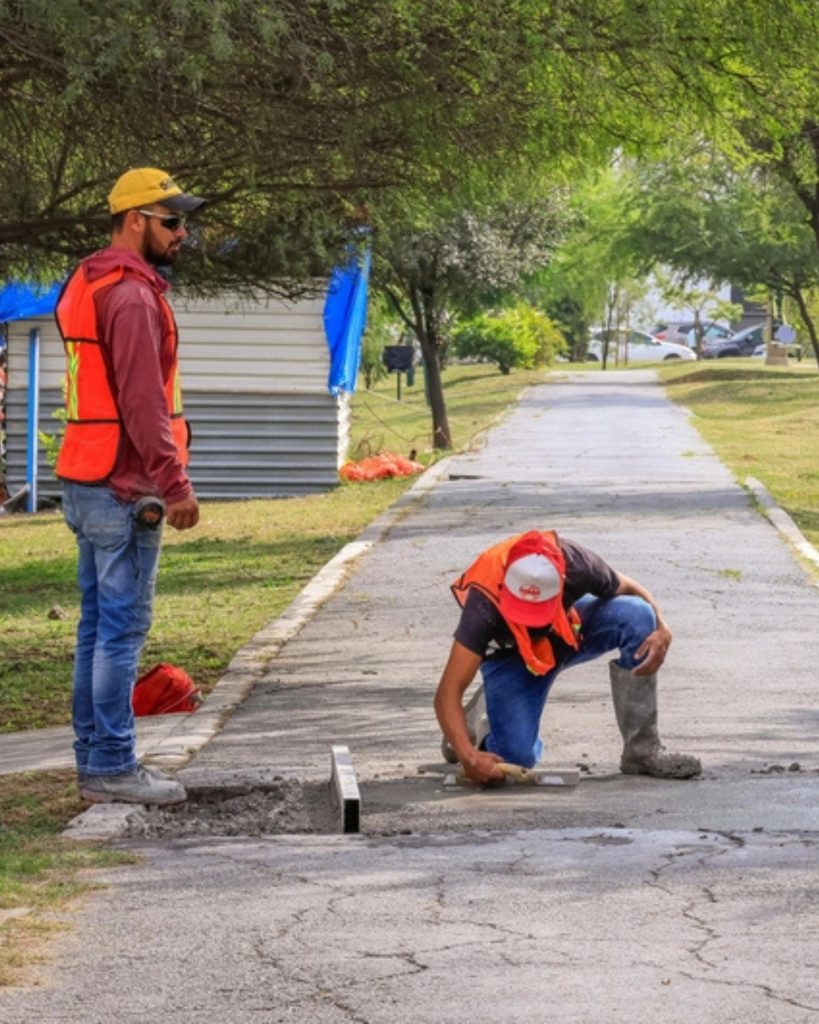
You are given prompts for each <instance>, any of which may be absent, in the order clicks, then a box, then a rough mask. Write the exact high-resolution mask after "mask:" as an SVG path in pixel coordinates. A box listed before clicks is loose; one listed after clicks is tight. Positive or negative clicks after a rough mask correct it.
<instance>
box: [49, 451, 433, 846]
mask: <svg viewBox="0 0 819 1024" xmlns="http://www.w3.org/2000/svg"><path fill="white" fill-rule="evenodd" d="M451 460H452V456H447V457H445V458H443V459H440V460H439V461H438V462H436V463H434V465H432V466H430V467H429V469H427V470H425V471H424V472H423V473H422V474H421V475H420V476H419V477H418V479H417V480H416V481H415V482H414V483H413V485H412V486H411V487H408V488H407V490H406V491H404V492H403V494H401V495H400V497H398V498H397V499H396V500H395V501H394V502H393V503H392V505H390V506H389V508H387V509H386V510H385V511H384V512H382V513H381V515H379V516H377V517H376V518H375V519H374V520H373V521H372V522H371V523H369V524H368V525H367V526H366V527H365V528H364V529H363V530H362V531H361V533H360V534H359V535H358V536H357V537H356V539H355V540H353V541H350V542H349V543H347V544H345V545H344V547H343V548H341V550H340V551H338V552H337V553H336V554H335V555H334V556H333V557H332V558H331V559H330V561H329V562H327V563H326V564H325V565H324V566H322V568H321V569H319V571H318V572H317V573H316V574H315V576H313V578H312V579H311V580H310V581H309V582H308V583H307V584H306V586H305V587H304V588H303V589H302V590H301V591H300V592H299V593H298V594H297V595H296V597H295V598H294V599H293V601H292V602H291V603H290V604H289V605H288V606H287V608H285V609H284V611H283V612H282V613H281V614H280V615H278V616H277V617H276V618H275V619H273V620H272V621H271V622H269V623H268V624H267V625H266V626H263V627H262V628H261V629H260V630H259V631H258V632H257V633H256V634H255V636H253V637H252V638H251V639H250V640H249V641H248V642H247V643H246V644H245V645H244V647H241V648H240V649H239V650H238V651H237V652H236V654H234V656H233V658H232V659H231V661H230V664H229V665H228V667H227V671H226V672H225V673H224V675H223V676H222V677H221V678H220V679H219V681H218V682H217V683H216V685H215V686H214V688H213V689H212V690H211V692H210V693H209V694H208V695H207V696H206V697H205V699H204V701H203V702H202V704H201V705H200V706H199V708H198V709H197V710H196V711H194V712H192V713H191V714H190V715H186V716H184V718H181V719H180V722H179V725H178V726H177V727H176V728H175V729H174V730H173V731H172V732H171V733H169V734H168V735H167V736H165V737H163V738H162V739H161V740H160V741H159V742H158V743H157V744H156V745H155V746H152V747H149V748H148V749H147V750H146V751H145V753H144V755H143V756H142V758H141V761H142V763H144V764H148V765H153V766H156V767H161V768H166V769H171V770H177V769H179V768H183V767H184V766H185V765H186V764H187V763H188V762H189V761H190V759H191V758H192V757H193V755H194V754H196V753H197V752H198V751H199V750H201V748H202V747H204V746H205V744H206V743H208V741H209V740H211V739H212V738H213V736H215V735H216V733H217V732H219V730H220V729H221V728H222V726H223V725H224V724H225V722H226V721H227V720H228V718H230V716H231V714H232V713H233V712H234V711H235V710H236V708H238V707H239V705H240V704H241V703H242V702H243V701H244V700H245V698H246V697H247V696H248V695H249V693H250V691H251V690H252V689H253V686H254V685H255V683H256V682H257V681H258V680H259V679H261V677H262V676H263V675H264V674H265V672H266V671H267V668H268V665H269V664H270V662H271V661H272V660H273V658H275V657H276V655H277V654H278V653H279V651H280V650H281V649H282V647H284V645H285V644H286V643H287V642H288V641H289V640H292V639H293V637H294V636H296V634H297V633H299V632H300V631H301V629H302V628H303V627H304V626H305V625H306V624H307V623H308V622H309V621H310V620H311V619H312V618H313V616H314V615H315V614H316V612H318V610H319V608H321V606H322V605H323V604H324V603H325V601H327V599H328V598H330V597H331V596H332V595H333V594H334V593H335V592H336V591H337V590H338V589H339V588H340V587H341V586H342V585H343V584H344V582H345V581H346V579H347V576H348V575H349V573H350V572H351V570H352V568H353V566H354V565H355V563H356V562H357V561H358V559H359V558H361V556H362V555H364V554H366V553H367V552H368V551H369V550H370V549H371V548H372V547H373V546H374V545H375V544H377V543H378V541H380V540H381V539H382V538H384V537H385V536H386V535H387V534H388V533H389V532H390V530H391V529H393V527H394V526H396V525H397V524H398V523H399V522H400V521H401V520H402V519H403V518H404V517H405V516H406V515H407V513H408V512H409V511H410V509H411V508H413V507H414V506H415V505H416V504H418V503H419V502H421V501H423V500H424V499H425V498H426V496H427V495H428V494H429V492H430V491H432V490H433V489H434V488H435V487H436V486H437V484H438V483H439V481H440V480H441V479H442V477H444V476H445V475H446V474H447V472H448V471H449V466H450V462H451ZM134 807H135V805H133V804H131V805H128V804H96V805H93V806H91V807H89V808H87V809H86V810H85V811H83V812H82V813H81V814H79V815H78V816H77V817H76V818H73V819H72V820H71V821H70V822H69V823H68V825H67V826H66V829H65V831H64V832H63V836H64V837H65V838H68V839H78V840H87V839H112V838H115V837H116V836H117V835H119V834H120V833H121V832H122V831H123V830H124V829H125V826H126V825H127V822H128V818H129V816H130V814H131V813H132V812H133V810H134ZM113 808H117V810H112V809H113Z"/></svg>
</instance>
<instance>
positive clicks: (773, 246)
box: [621, 146, 819, 363]
mask: <svg viewBox="0 0 819 1024" xmlns="http://www.w3.org/2000/svg"><path fill="white" fill-rule="evenodd" d="M629 190H630V191H629V196H628V198H627V199H626V200H625V201H626V202H627V205H628V206H629V209H630V211H631V216H630V219H629V224H630V227H629V230H628V231H627V232H625V233H624V235H623V237H622V239H621V244H622V245H623V246H624V247H626V248H631V249H633V250H634V251H635V252H639V253H640V254H641V256H642V258H643V259H644V260H645V261H646V264H647V265H648V263H649V262H651V261H653V262H655V263H660V262H662V263H664V264H666V265H667V266H669V267H672V268H674V269H675V270H676V271H677V274H678V278H679V280H681V281H683V282H688V283H687V285H686V287H687V290H688V293H689V294H688V298H687V301H686V304H687V305H689V306H690V307H691V308H692V309H694V310H695V312H696V311H697V308H698V307H699V313H700V316H701V315H702V314H703V313H704V312H705V307H706V306H707V305H708V304H709V303H710V304H711V306H712V310H711V312H712V314H713V313H714V312H718V310H716V308H715V307H714V305H713V302H714V295H713V292H709V291H708V290H707V289H706V290H702V289H698V288H696V287H692V285H691V284H690V282H691V281H692V279H696V278H702V277H707V278H710V279H712V280H713V281H715V282H726V283H732V284H735V285H739V286H741V287H743V288H744V289H745V290H746V291H749V292H752V291H758V290H759V289H760V288H763V289H765V290H767V291H769V292H772V293H774V294H778V295H787V296H789V297H791V298H792V299H793V300H794V302H795V303H796V305H797V308H798V309H799V311H800V315H801V317H802V320H803V323H804V324H805V327H806V330H807V331H808V335H809V337H810V339H811V344H812V347H813V350H814V354H815V355H816V358H817V362H818V363H819V341H817V328H816V324H815V322H814V319H813V317H812V315H811V313H810V309H809V303H808V301H807V298H806V294H807V292H808V291H809V289H811V288H813V287H816V286H817V285H819V249H817V246H816V240H815V237H814V234H813V230H812V226H811V225H810V224H809V223H808V222H807V221H806V218H805V213H804V209H803V207H802V204H800V202H799V200H798V198H797V196H796V195H795V193H794V192H793V190H791V189H790V188H789V187H787V186H786V185H785V184H784V183H783V182H782V180H781V176H780V175H778V174H776V173H774V172H772V170H771V169H770V167H769V166H767V165H766V164H765V163H761V164H759V163H758V164H757V165H755V166H751V165H746V166H744V167H743V168H742V170H741V171H738V170H737V169H736V168H735V166H734V165H733V163H732V161H731V159H729V158H728V157H727V156H726V155H724V154H720V153H718V152H715V151H714V150H713V148H711V147H704V146H700V147H699V148H698V149H697V150H696V151H695V152H691V153H689V154H688V155H687V157H686V155H685V153H683V154H682V159H681V154H680V152H679V151H678V152H677V153H675V155H674V159H673V160H666V161H663V162H658V163H655V164H653V165H651V166H647V167H644V168H643V169H642V170H641V172H640V173H639V174H637V175H636V176H635V178H634V179H633V181H632V182H631V184H630V185H629ZM684 290H685V289H684ZM723 312H725V311H723ZM729 315H730V311H729Z"/></svg>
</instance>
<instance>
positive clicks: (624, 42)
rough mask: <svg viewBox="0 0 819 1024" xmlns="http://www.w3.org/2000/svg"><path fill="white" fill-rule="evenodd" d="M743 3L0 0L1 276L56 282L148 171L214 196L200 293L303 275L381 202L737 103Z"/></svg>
mask: <svg viewBox="0 0 819 1024" xmlns="http://www.w3.org/2000/svg"><path fill="white" fill-rule="evenodd" d="M783 6H785V7H788V8H789V11H788V13H789V15H790V21H788V19H787V18H782V21H783V24H782V25H781V26H780V27H779V31H780V36H779V39H778V44H779V56H780V58H781V59H782V60H783V61H787V60H788V57H789V50H788V47H789V46H790V45H791V42H792V40H802V39H804V38H809V39H810V40H811V41H812V40H813V39H814V38H815V36H816V33H815V32H811V33H809V34H807V29H808V24H807V22H808V20H809V18H808V15H807V14H804V13H803V11H802V8H803V7H807V6H809V5H804V4H803V5H797V4H796V3H795V0H791V2H790V3H788V4H785V5H783ZM745 8H746V9H745V10H744V11H743V18H742V19H737V18H736V17H735V11H734V9H733V7H731V6H730V5H728V4H727V2H726V0H709V2H708V3H703V2H702V0H641V2H640V3H639V4H612V3H611V2H610V0H585V2H584V3H583V4H578V3H575V2H568V3H547V4H544V3H543V2H542V0H515V2H514V3H513V4H511V5H510V4H509V2H508V0H485V2H484V3H481V4H478V5H475V4H472V3H466V2H465V0H452V2H450V3H446V4H442V3H439V2H438V0H384V2H383V3H379V4H369V5H368V4H357V3H354V2H353V0H279V2H277V3H276V4H260V3H258V2H257V0H220V2H219V3H213V2H212V0H174V2H173V3H172V4H169V3H167V2H165V0H120V2H119V3H117V4H116V5H112V4H109V3H103V2H102V0H0V58H2V59H0V138H2V140H3V145H2V147H0V179H2V181H3V189H2V190H0V277H5V276H8V275H10V274H13V273H17V274H23V275H27V276H28V275H38V276H41V277H48V276H54V275H55V274H58V273H59V272H61V270H62V269H63V268H64V266H65V263H66V261H68V260H73V259H74V258H76V257H77V256H79V255H82V254H84V253H86V252H87V251H89V250H90V249H92V248H94V247H95V246H96V245H98V244H100V243H101V242H102V241H103V240H104V239H105V236H106V226H107V218H106V215H105V211H104V202H103V197H104V195H105V194H106V193H107V191H108V189H109V187H110V185H111V183H112V182H113V180H114V179H115V178H116V177H117V175H118V174H119V173H120V172H121V171H122V170H123V168H125V167H128V166H135V165H139V164H152V165H158V166H161V167H164V168H166V169H168V170H169V171H171V172H172V173H173V174H175V175H178V177H179V178H180V179H181V180H182V181H183V182H184V184H185V185H186V187H190V188H191V189H196V190H198V191H200V192H202V193H203V194H206V195H208V196H210V197H211V198H212V200H213V202H212V205H211V207H210V209H209V211H207V212H206V214H205V217H204V220H203V229H202V230H201V232H200V235H199V238H198V243H197V246H196V248H195V252H194V253H193V254H192V255H195V257H196V258H190V259H187V260H186V261H185V263H184V266H182V267H181V268H180V272H181V273H184V274H185V275H187V277H188V279H189V280H190V281H191V283H193V284H196V285H198V286H200V287H203V288H204V287H208V288H216V287H222V286H224V285H226V284H227V285H246V286H248V287H252V286H257V287H269V286H270V284H271V280H273V279H277V280H278V281H279V283H281V281H282V280H284V281H287V280H290V281H293V280H297V281H303V280H304V279H305V277H306V276H309V275H310V274H311V273H318V272H320V271H321V270H322V268H326V267H327V265H328V264H329V262H331V261H332V260H333V259H334V258H335V257H336V256H338V254H339V253H340V252H341V251H343V246H344V244H345V243H346V237H345V229H346V227H347V226H348V225H349V223H350V221H351V220H352V221H353V222H356V219H357V217H358V211H360V209H361V206H362V204H363V203H364V202H366V201H369V202H375V201H381V199H382V198H383V196H384V195H385V193H389V192H391V191H394V190H396V189H400V190H405V192H406V193H407V194H409V193H410V192H412V193H413V194H414V195H415V196H416V197H419V196H426V195H442V194H444V195H451V194H452V192H453V189H454V188H456V187H457V186H458V184H459V183H460V182H462V180H463V177H464V175H465V173H467V172H468V171H471V170H472V169H473V168H475V167H477V166H479V165H480V166H481V167H482V168H484V169H486V168H498V167H505V166H506V165H508V163H509V162H510V161H524V162H528V163H527V167H529V168H530V169H531V168H535V169H537V168H538V167H539V166H540V165H542V164H544V163H546V164H549V165H551V166H554V165H557V164H559V163H560V162H561V161H564V160H566V159H569V160H574V161H579V160H585V161H588V160H598V159H600V158H601V157H605V155H606V154H608V153H609V152H610V151H611V149H612V147H613V146H619V147H621V148H622V147H627V148H631V147H635V146H641V145H647V144H651V143H652V142H654V141H656V140H658V139H661V138H662V137H663V135H664V133H666V132H670V131H677V130H679V129H678V125H679V124H680V122H681V121H682V120H684V119H690V120H691V121H692V123H693V122H694V121H697V122H700V123H701V122H702V121H703V119H704V118H706V117H708V116H710V115H713V113H714V112H715V111H716V110H717V109H720V111H723V110H724V108H725V107H726V106H728V105H730V104H731V103H733V105H734V106H735V107H738V106H739V105H738V103H737V99H736V96H737V93H738V91H739V90H740V89H741V88H743V87H744V86H745V83H746V81H748V82H750V83H751V84H752V85H753V86H754V87H755V88H757V89H759V88H760V85H759V82H760V80H761V79H762V78H764V76H761V75H760V74H759V73H758V72H757V71H756V69H757V68H759V67H763V66H764V60H765V58H766V57H767V55H768V53H769V46H770V43H769V40H770V35H769V28H768V26H769V24H770V23H771V22H776V21H778V20H779V14H778V11H777V12H773V13H771V12H770V10H769V8H770V4H767V3H763V0H749V2H748V4H746V5H745ZM763 9H764V11H763ZM766 15H767V20H766V17H765V16H766ZM737 22H741V24H737ZM748 68H750V69H752V70H751V71H748V70H746V69H748ZM737 83H739V84H737Z"/></svg>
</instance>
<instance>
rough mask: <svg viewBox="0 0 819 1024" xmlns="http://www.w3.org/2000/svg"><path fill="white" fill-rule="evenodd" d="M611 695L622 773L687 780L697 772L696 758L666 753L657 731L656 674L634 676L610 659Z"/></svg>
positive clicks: (698, 762) (698, 772) (698, 763)
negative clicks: (620, 752)
mask: <svg viewBox="0 0 819 1024" xmlns="http://www.w3.org/2000/svg"><path fill="white" fill-rule="evenodd" d="M609 673H610V675H611V695H612V699H613V701H614V713H615V715H616V716H617V725H618V726H619V728H620V734H621V735H622V737H623V756H622V758H621V759H620V770H621V771H622V772H623V774H624V775H655V776H657V777H658V778H661V779H690V778H691V777H692V776H694V775H699V774H700V772H701V771H702V765H701V764H700V761H699V758H696V757H692V756H691V755H690V754H669V753H668V751H667V750H666V749H665V747H663V745H662V744H661V743H660V736H659V733H658V732H657V676H656V674H655V675H650V676H635V675H633V674H632V672H631V670H630V669H627V668H621V667H620V666H619V665H618V664H617V663H616V662H614V661H610V662H609Z"/></svg>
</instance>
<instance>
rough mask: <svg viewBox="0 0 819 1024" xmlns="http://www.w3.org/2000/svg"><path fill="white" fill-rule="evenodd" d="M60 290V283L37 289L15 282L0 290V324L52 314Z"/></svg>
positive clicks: (33, 286)
mask: <svg viewBox="0 0 819 1024" xmlns="http://www.w3.org/2000/svg"><path fill="white" fill-rule="evenodd" d="M61 288H62V283H61V282H58V283H57V284H53V285H51V287H49V288H37V287H36V286H35V285H31V284H18V283H17V282H12V283H11V284H7V285H6V286H5V288H0V324H3V323H8V322H9V321H10V320H26V319H27V318H28V317H31V316H46V315H47V314H48V313H53V312H54V307H55V306H56V305H57V299H58V298H59V297H60V289H61Z"/></svg>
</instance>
